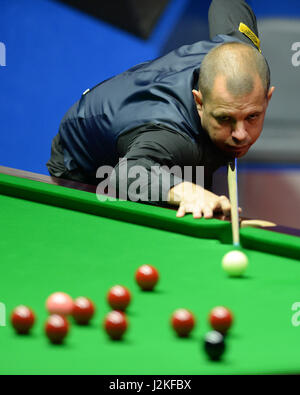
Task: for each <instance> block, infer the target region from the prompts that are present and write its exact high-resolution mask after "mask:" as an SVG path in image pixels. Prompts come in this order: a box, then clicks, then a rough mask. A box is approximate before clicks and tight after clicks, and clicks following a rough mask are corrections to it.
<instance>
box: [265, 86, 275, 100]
mask: <svg viewBox="0 0 300 395" xmlns="http://www.w3.org/2000/svg"><path fill="white" fill-rule="evenodd" d="M274 91H275V86H272V87H271V88H270V89H269V92H268V96H267V99H268V103H269V101H270V100H271V98H272V95H273V93H274Z"/></svg>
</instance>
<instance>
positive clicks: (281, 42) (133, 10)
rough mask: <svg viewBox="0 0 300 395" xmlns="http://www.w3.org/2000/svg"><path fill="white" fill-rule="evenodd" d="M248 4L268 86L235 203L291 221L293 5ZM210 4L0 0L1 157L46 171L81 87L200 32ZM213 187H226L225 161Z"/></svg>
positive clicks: (294, 0)
mask: <svg viewBox="0 0 300 395" xmlns="http://www.w3.org/2000/svg"><path fill="white" fill-rule="evenodd" d="M248 3H249V4H250V5H251V6H252V8H253V10H254V12H255V13H256V15H257V18H258V23H259V31H260V36H261V41H262V49H263V52H264V55H265V56H266V58H267V59H268V61H269V63H270V66H271V71H272V84H273V85H275V86H276V91H275V94H274V96H273V99H272V103H271V104H270V107H269V112H268V115H267V118H266V122H265V128H264V132H263V134H262V136H261V138H260V139H259V141H258V142H257V143H256V145H255V147H253V149H252V151H251V152H249V153H248V154H247V156H246V157H245V158H244V159H242V160H240V164H239V191H240V205H241V206H242V207H243V208H244V215H245V216H249V217H251V218H260V219H269V220H273V221H275V222H277V223H280V224H282V225H287V226H293V227H298V228H300V209H299V208H298V205H299V202H300V100H299V97H300V4H299V1H298V0H286V1H284V2H283V1H282V0H281V1H279V0H278V1H276V0H273V1H271V0H265V1H260V0H249V1H248ZM209 4H210V0H202V1H201V0H61V1H59V0H0V43H3V44H4V45H5V48H6V56H5V65H3V61H1V59H0V165H2V166H7V167H13V168H17V169H22V170H27V171H32V172H36V173H42V174H47V168H46V166H45V163H46V161H47V160H48V158H49V154H50V145H51V139H52V138H53V137H54V135H55V134H56V133H57V130H58V126H59V123H60V120H61V118H62V117H63V115H64V113H65V112H66V111H67V109H68V108H69V107H70V106H71V105H72V104H73V103H74V102H75V101H76V100H77V99H78V98H79V97H80V95H81V94H82V93H83V92H84V91H85V90H86V89H87V88H90V87H92V86H94V85H96V84H97V83H99V82H101V81H102V80H104V79H106V78H109V77H111V76H113V75H115V74H117V73H120V72H122V71H124V70H126V69H128V68H129V67H131V66H133V65H135V64H137V63H140V62H143V61H145V60H149V59H153V58H155V57H157V56H160V55H163V54H165V53H167V52H168V51H170V50H172V49H174V48H176V47H178V46H180V45H184V44H189V43H192V42H195V41H199V40H204V39H208V25H207V12H208V7H209ZM1 48H3V45H0V49H1ZM2 60H3V59H2ZM214 188H215V191H216V192H217V193H227V187H226V173H225V169H222V170H221V171H219V172H218V173H217V175H216V177H215V182H214Z"/></svg>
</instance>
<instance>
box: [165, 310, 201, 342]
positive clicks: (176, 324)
mask: <svg viewBox="0 0 300 395" xmlns="http://www.w3.org/2000/svg"><path fill="white" fill-rule="evenodd" d="M171 324H172V327H173V329H174V330H175V332H176V333H177V335H178V336H180V337H186V336H188V335H189V334H190V333H191V331H192V329H193V328H194V326H195V317H194V315H193V314H192V313H191V312H190V311H189V310H186V309H179V310H176V311H175V312H174V313H173V314H172V317H171Z"/></svg>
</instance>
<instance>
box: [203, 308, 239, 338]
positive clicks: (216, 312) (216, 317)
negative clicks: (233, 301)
mask: <svg viewBox="0 0 300 395" xmlns="http://www.w3.org/2000/svg"><path fill="white" fill-rule="evenodd" d="M208 320H209V323H210V325H211V327H212V328H213V329H214V330H215V331H218V332H220V333H222V334H226V332H227V331H228V330H229V328H230V327H231V325H232V323H233V314H232V312H231V311H230V310H229V309H227V308H226V307H223V306H217V307H215V308H213V309H212V310H211V312H210V313H209V316H208Z"/></svg>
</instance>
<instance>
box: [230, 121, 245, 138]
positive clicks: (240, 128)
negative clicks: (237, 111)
mask: <svg viewBox="0 0 300 395" xmlns="http://www.w3.org/2000/svg"><path fill="white" fill-rule="evenodd" d="M231 135H232V138H233V139H234V141H235V142H236V143H237V142H238V143H242V142H244V141H246V140H247V136H248V133H247V131H246V128H245V125H244V122H237V123H236V124H235V125H234V128H233V130H232V133H231Z"/></svg>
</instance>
